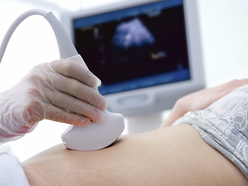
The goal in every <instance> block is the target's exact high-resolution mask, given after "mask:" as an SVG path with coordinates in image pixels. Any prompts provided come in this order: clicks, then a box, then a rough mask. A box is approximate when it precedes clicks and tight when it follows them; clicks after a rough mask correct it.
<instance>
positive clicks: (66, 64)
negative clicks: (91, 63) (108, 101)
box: [50, 59, 101, 87]
mask: <svg viewBox="0 0 248 186" xmlns="http://www.w3.org/2000/svg"><path fill="white" fill-rule="evenodd" d="M50 65H51V67H52V68H53V69H54V70H55V71H56V72H58V73H60V74H62V75H63V76H66V77H71V78H73V79H77V80H78V81H80V82H82V83H84V84H85V85H88V86H90V87H99V86H100V85H101V80H100V79H98V78H97V77H96V76H95V75H94V74H93V73H92V72H90V71H89V70H88V69H86V68H84V67H83V66H82V65H80V64H78V63H76V62H73V61H72V60H69V59H62V60H57V61H53V62H51V63H50Z"/></svg>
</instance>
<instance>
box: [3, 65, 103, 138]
mask: <svg viewBox="0 0 248 186" xmlns="http://www.w3.org/2000/svg"><path fill="white" fill-rule="evenodd" d="M100 84H101V81H100V80H99V79H98V78H97V77H96V76H95V75H93V74H92V73H91V72H90V71H89V70H86V69H84V68H83V67H82V66H81V65H79V64H77V63H75V62H73V61H70V60H58V61H53V62H50V63H44V64H40V65H37V66H35V67H34V68H33V69H32V70H31V71H30V72H29V73H28V74H27V75H26V76H25V77H24V78H23V79H21V81H20V82H18V83H17V84H16V85H15V86H14V87H12V88H11V89H9V90H6V91H4V92H2V93H1V94H0V136H1V137H0V142H1V141H6V140H7V141H9V140H15V139H18V138H20V137H22V136H23V135H24V134H25V133H27V132H30V131H32V130H33V129H34V128H35V126H36V125H37V124H38V122H39V121H41V120H43V119H49V120H53V121H58V122H63V123H69V124H73V125H77V126H84V125H87V124H89V123H90V122H91V120H92V121H94V122H100V121H101V120H102V119H103V117H104V114H103V112H102V111H103V110H104V109H106V107H107V101H106V100H105V99H104V97H103V96H101V95H100V94H99V93H98V92H97V90H96V89H95V88H94V87H98V86H99V85H100Z"/></svg>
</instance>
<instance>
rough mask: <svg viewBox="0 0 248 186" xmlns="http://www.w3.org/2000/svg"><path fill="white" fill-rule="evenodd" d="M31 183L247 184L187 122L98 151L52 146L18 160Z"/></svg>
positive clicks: (130, 137) (34, 184) (125, 137)
mask: <svg viewBox="0 0 248 186" xmlns="http://www.w3.org/2000/svg"><path fill="white" fill-rule="evenodd" d="M22 166H23V169H24V171H25V173H26V175H27V178H28V181H29V183H30V185H31V186H36V185H74V186H77V185H94V186H95V185H101V186H105V185H125V186H126V185H156V186H159V185H173V186H175V185H191V186H192V185H225V186H226V185H231V186H233V185H239V186H241V185H248V182H247V179H246V178H245V176H244V175H243V174H242V173H241V171H240V170H239V169H238V168H237V167H236V166H235V165H234V164H233V163H232V162H231V161H229V160H228V159H227V158H225V157H224V156H223V155H222V154H220V153H219V152H218V151H216V150H215V149H213V148H212V147H210V146H209V145H208V144H207V143H205V141H204V140H203V139H202V138H201V136H200V135H199V133H198V132H197V131H196V129H195V128H194V127H192V126H190V125H186V124H183V125H178V126H172V127H165V128H162V129H159V130H155V131H151V132H147V133H142V134H135V135H125V136H121V137H120V139H119V140H118V141H117V142H116V144H114V145H112V146H110V147H108V148H106V149H103V150H99V151H92V152H82V151H72V150H67V149H66V148H65V147H64V145H63V144H60V145H57V146H55V147H52V148H50V149H48V150H46V151H44V152H42V153H40V154H38V155H36V156H34V157H32V158H31V159H29V160H27V161H26V162H24V163H23V164H22Z"/></svg>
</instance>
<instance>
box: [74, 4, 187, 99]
mask: <svg viewBox="0 0 248 186" xmlns="http://www.w3.org/2000/svg"><path fill="white" fill-rule="evenodd" d="M73 26H74V43H75V47H76V49H77V50H78V52H79V54H81V55H82V56H83V58H84V60H85V62H86V64H87V66H88V67H89V69H90V70H91V71H92V72H93V73H94V74H96V75H97V76H98V77H99V78H100V79H101V81H102V85H101V86H100V87H99V92H100V93H101V94H102V95H107V94H112V93H118V92H123V91H129V90H134V89H141V88H146V87H151V86H158V85H162V84H168V83H174V82H179V81H185V80H190V68H189V59H188V50H187V40H186V28H185V18H184V8H183V0H165V1H160V2H155V3H150V4H145V5H140V6H136V7H131V8H126V9H122V10H116V11H113V12H105V13H101V14H98V15H92V16H88V17H83V18H82V17H79V18H76V19H74V20H73Z"/></svg>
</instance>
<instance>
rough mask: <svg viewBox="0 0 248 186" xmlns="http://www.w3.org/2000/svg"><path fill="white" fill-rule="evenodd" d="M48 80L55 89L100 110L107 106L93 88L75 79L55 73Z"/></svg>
mask: <svg viewBox="0 0 248 186" xmlns="http://www.w3.org/2000/svg"><path fill="white" fill-rule="evenodd" d="M49 81H50V82H49ZM48 82H49V84H51V86H54V88H55V89H56V90H58V91H61V92H63V93H66V94H69V95H72V96H74V97H76V98H78V99H80V100H82V101H84V102H86V103H89V104H91V105H92V106H94V107H97V108H98V109H100V110H104V109H106V108H107V101H106V100H105V98H104V97H103V96H102V95H101V94H99V93H98V92H97V91H96V90H95V89H94V88H91V87H88V86H87V85H85V84H83V83H81V82H79V81H77V80H75V79H72V78H67V77H65V76H62V75H60V74H56V76H54V77H53V79H50V80H48Z"/></svg>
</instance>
